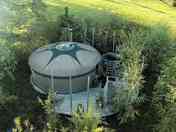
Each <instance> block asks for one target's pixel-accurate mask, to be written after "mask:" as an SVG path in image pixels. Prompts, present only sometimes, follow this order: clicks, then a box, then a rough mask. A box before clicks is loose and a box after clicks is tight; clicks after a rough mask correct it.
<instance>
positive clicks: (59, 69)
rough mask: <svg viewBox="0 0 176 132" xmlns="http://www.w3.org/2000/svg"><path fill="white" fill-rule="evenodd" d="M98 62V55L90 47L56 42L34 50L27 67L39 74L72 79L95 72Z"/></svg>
mask: <svg viewBox="0 0 176 132" xmlns="http://www.w3.org/2000/svg"><path fill="white" fill-rule="evenodd" d="M100 61H101V55H100V53H99V52H98V51H97V50H96V49H95V48H93V47H92V46H90V45H86V44H81V43H77V42H56V43H53V44H49V45H47V46H44V47H41V48H39V49H37V50H35V51H34V52H33V53H32V55H31V56H30V58H29V65H30V67H31V69H32V71H34V72H37V73H39V74H43V75H47V76H50V75H51V74H52V73H53V74H52V75H53V76H56V77H69V76H72V77H73V76H81V75H84V74H88V73H89V72H91V71H93V70H95V67H96V65H97V64H98V63H99V62H100Z"/></svg>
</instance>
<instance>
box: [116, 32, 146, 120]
mask: <svg viewBox="0 0 176 132" xmlns="http://www.w3.org/2000/svg"><path fill="white" fill-rule="evenodd" d="M124 35H125V36H123V38H125V39H123V40H122V42H123V44H122V46H121V48H120V49H119V52H120V55H121V60H122V65H123V81H124V85H123V86H122V88H120V89H118V90H117V92H116V94H115V97H114V110H115V111H116V112H118V113H120V120H121V123H123V122H127V121H128V119H134V118H135V117H136V115H137V114H138V112H137V111H136V109H135V105H139V104H140V103H141V102H142V101H143V97H142V96H140V88H141V86H142V82H143V76H142V70H143V60H142V50H143V38H144V37H143V33H142V32H138V31H132V32H131V33H129V34H127V35H126V34H124Z"/></svg>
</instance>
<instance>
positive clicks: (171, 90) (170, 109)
mask: <svg viewBox="0 0 176 132" xmlns="http://www.w3.org/2000/svg"><path fill="white" fill-rule="evenodd" d="M173 51H176V50H175V48H174V50H173ZM173 53H174V52H173ZM173 55H174V56H173V57H171V56H170V58H168V60H167V61H166V62H165V63H164V64H163V67H162V69H163V70H162V73H161V76H160V78H159V80H158V82H157V84H156V86H155V92H154V96H155V97H154V98H153V105H154V106H155V109H156V111H157V114H158V115H159V117H160V118H159V123H158V124H157V125H156V127H155V130H156V131H160V132H174V131H176V127H175V122H176V115H175V110H176V90H175V88H176V85H175V80H176V70H175V69H176V63H175V62H176V55H175V53H174V54H173Z"/></svg>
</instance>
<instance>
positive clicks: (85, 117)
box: [71, 105, 101, 132]
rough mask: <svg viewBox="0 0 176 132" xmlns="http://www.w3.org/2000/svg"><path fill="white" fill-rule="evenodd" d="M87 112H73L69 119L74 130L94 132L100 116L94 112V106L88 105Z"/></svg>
mask: <svg viewBox="0 0 176 132" xmlns="http://www.w3.org/2000/svg"><path fill="white" fill-rule="evenodd" d="M89 106H90V107H89V109H88V111H87V112H83V111H79V112H76V113H74V114H73V117H72V119H71V121H72V123H73V127H74V128H73V130H74V132H96V130H97V131H98V129H97V128H98V125H99V124H100V123H101V119H100V116H99V115H97V114H95V112H94V107H93V106H92V105H89Z"/></svg>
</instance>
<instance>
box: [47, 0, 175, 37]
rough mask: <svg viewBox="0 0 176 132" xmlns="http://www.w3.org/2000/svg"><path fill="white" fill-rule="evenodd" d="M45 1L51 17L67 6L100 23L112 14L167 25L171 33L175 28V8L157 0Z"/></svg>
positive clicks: (61, 12) (143, 22) (148, 24)
mask: <svg viewBox="0 0 176 132" xmlns="http://www.w3.org/2000/svg"><path fill="white" fill-rule="evenodd" d="M45 3H46V4H47V5H48V11H49V14H48V15H49V17H50V18H51V19H55V18H56V17H57V16H58V15H59V14H63V12H64V7H65V6H68V7H70V12H71V14H74V15H76V16H78V17H81V18H85V17H88V18H93V19H94V20H95V21H97V22H101V23H104V22H105V23H106V22H108V21H109V19H110V16H111V15H110V14H113V15H118V16H122V17H124V18H127V19H128V20H129V21H132V22H136V23H138V24H141V25H144V26H152V25H155V24H158V23H160V24H163V25H168V27H169V28H170V29H171V31H172V33H175V29H176V8H174V7H171V6H168V5H167V4H165V3H163V2H161V1H159V0H57V1H56V0H46V1H45ZM175 36H176V35H175Z"/></svg>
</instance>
